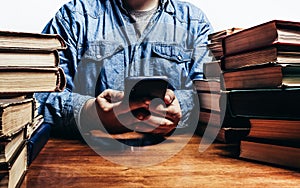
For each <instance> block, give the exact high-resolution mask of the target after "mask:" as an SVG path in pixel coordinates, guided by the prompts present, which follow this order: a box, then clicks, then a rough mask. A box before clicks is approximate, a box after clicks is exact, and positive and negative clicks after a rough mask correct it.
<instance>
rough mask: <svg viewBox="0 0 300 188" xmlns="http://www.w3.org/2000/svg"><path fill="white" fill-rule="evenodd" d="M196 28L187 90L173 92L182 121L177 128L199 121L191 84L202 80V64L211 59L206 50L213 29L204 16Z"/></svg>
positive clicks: (196, 101)
mask: <svg viewBox="0 0 300 188" xmlns="http://www.w3.org/2000/svg"><path fill="white" fill-rule="evenodd" d="M197 27H198V28H197V31H198V32H196V33H195V34H194V35H195V36H194V46H193V55H192V60H191V62H192V63H191V64H192V66H191V69H190V70H189V73H188V74H189V79H188V80H187V82H186V83H185V84H186V86H185V87H186V88H187V89H186V90H176V91H175V95H176V97H177V98H178V100H179V104H180V107H181V111H182V119H181V121H180V122H179V124H178V128H183V127H187V126H191V125H192V124H195V123H197V122H198V121H196V120H198V119H199V100H198V96H197V92H196V91H195V90H194V87H193V83H192V82H193V80H199V79H203V64H204V63H205V62H210V61H212V59H213V58H212V57H211V56H210V55H209V50H208V48H207V44H208V35H209V34H210V33H212V32H213V28H212V26H211V24H210V22H209V21H208V19H207V18H206V16H205V15H204V14H203V20H200V21H198V23H197Z"/></svg>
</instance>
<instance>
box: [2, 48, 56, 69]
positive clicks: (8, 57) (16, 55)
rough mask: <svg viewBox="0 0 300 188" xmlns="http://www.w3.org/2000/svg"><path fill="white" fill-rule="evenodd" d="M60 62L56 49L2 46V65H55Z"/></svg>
mask: <svg viewBox="0 0 300 188" xmlns="http://www.w3.org/2000/svg"><path fill="white" fill-rule="evenodd" d="M58 64H59V56H58V52H57V51H56V50H53V51H46V50H44V51H42V50H40V51H38V50H29V49H27V50H25V49H22V50H16V49H1V48H0V66H1V67H19V66H23V67H55V66H58Z"/></svg>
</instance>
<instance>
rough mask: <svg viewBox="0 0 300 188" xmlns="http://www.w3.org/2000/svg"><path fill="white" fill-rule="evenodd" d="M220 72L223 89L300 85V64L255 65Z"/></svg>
mask: <svg viewBox="0 0 300 188" xmlns="http://www.w3.org/2000/svg"><path fill="white" fill-rule="evenodd" d="M222 74H223V80H222V81H223V82H222V88H224V90H232V89H262V88H281V87H299V86H300V66H292V65H270V66H259V67H258V66H255V67H248V68H245V69H235V70H232V71H224V72H223V73H222Z"/></svg>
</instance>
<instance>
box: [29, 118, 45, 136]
mask: <svg viewBox="0 0 300 188" xmlns="http://www.w3.org/2000/svg"><path fill="white" fill-rule="evenodd" d="M43 122H44V117H43V116H42V115H38V116H36V117H34V118H33V121H32V122H31V123H30V124H28V125H27V129H26V130H27V133H26V138H27V139H30V138H31V136H32V135H33V133H34V132H35V131H36V130H37V129H38V128H39V127H40V126H41V124H42V123H43Z"/></svg>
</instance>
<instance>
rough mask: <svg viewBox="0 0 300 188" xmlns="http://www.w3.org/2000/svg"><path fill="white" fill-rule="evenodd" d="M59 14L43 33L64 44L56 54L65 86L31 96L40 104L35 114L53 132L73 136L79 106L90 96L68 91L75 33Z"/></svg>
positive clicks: (73, 66) (73, 64) (74, 56)
mask: <svg viewBox="0 0 300 188" xmlns="http://www.w3.org/2000/svg"><path fill="white" fill-rule="evenodd" d="M62 11H63V9H61V10H60V11H59V12H58V13H57V14H56V15H55V17H54V18H53V19H52V20H50V22H49V23H48V24H47V25H46V27H45V28H44V30H43V33H47V34H54V33H55V34H59V35H61V36H62V38H64V39H65V41H66V43H67V49H66V50H63V51H60V52H59V56H60V64H59V66H60V67H61V68H62V69H63V70H64V72H65V74H66V79H67V85H66V88H65V90H64V91H63V92H51V93H35V97H36V99H37V101H38V102H39V103H40V107H39V113H40V114H43V115H44V119H45V122H47V123H51V124H53V127H54V130H55V128H56V129H57V131H56V132H59V131H62V132H64V133H63V134H74V133H78V131H77V130H78V129H77V127H76V121H77V120H78V116H79V113H80V111H81V109H82V107H83V106H84V104H85V102H86V101H87V100H88V99H91V98H93V97H92V96H88V95H81V94H78V93H73V92H72V91H73V89H74V83H73V80H74V75H75V73H76V67H77V61H78V60H77V48H76V46H77V45H76V43H77V42H76V41H77V38H76V37H75V36H76V35H75V33H76V32H77V31H76V28H75V27H73V26H72V23H71V20H72V19H68V18H66V17H63V16H62Z"/></svg>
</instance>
